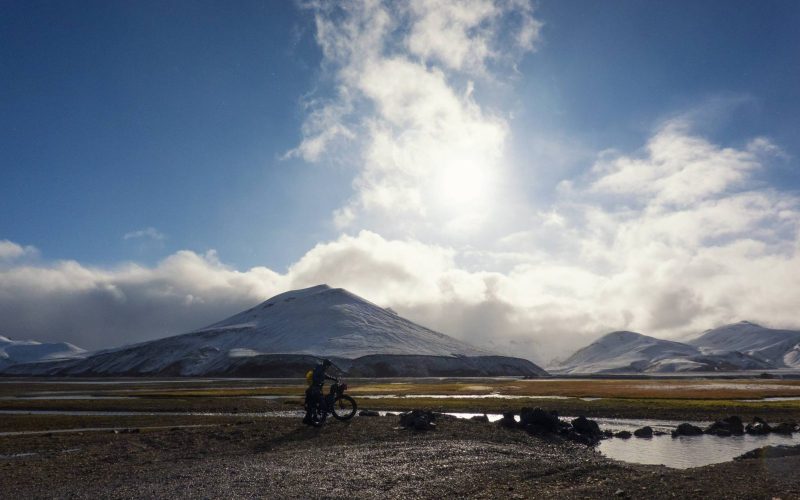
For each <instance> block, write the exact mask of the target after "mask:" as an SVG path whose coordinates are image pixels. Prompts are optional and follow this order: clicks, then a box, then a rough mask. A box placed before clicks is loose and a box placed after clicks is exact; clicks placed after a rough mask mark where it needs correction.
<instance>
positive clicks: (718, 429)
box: [703, 417, 744, 437]
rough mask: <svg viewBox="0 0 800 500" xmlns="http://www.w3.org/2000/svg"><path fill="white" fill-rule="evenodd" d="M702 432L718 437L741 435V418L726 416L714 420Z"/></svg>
mask: <svg viewBox="0 0 800 500" xmlns="http://www.w3.org/2000/svg"><path fill="white" fill-rule="evenodd" d="M703 432H705V433H706V434H711V435H714V436H720V437H728V436H741V435H742V434H744V425H743V424H742V419H741V418H739V417H728V418H726V419H724V420H718V421H716V422H714V423H713V424H711V425H709V426H708V427H706V429H705V430H704V431H703Z"/></svg>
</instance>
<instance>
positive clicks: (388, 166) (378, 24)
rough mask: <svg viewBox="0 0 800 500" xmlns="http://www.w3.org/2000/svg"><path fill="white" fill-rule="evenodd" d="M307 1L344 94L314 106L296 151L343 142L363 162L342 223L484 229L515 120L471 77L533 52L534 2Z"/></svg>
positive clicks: (318, 152)
mask: <svg viewBox="0 0 800 500" xmlns="http://www.w3.org/2000/svg"><path fill="white" fill-rule="evenodd" d="M311 5H312V7H313V8H314V13H315V19H316V26H317V41H318V43H319V45H320V47H321V48H322V51H323V54H324V61H323V66H324V67H325V68H326V69H327V70H328V71H329V73H330V74H331V75H332V78H333V79H334V82H335V87H336V89H337V91H336V95H335V97H334V98H333V99H331V100H328V101H323V104H320V101H315V102H314V110H313V111H312V112H311V113H310V114H309V115H308V117H307V120H306V122H305V123H304V125H303V140H302V142H301V143H300V145H299V146H298V147H297V148H295V149H294V150H292V151H291V152H290V153H289V155H292V156H300V157H302V158H304V159H305V160H307V161H320V160H321V159H323V158H328V157H329V156H330V155H333V156H337V154H338V153H337V152H338V151H340V150H341V149H346V150H347V151H349V152H350V159H351V161H352V162H354V163H356V164H358V169H359V173H358V175H357V177H356V179H355V181H354V183H353V187H354V189H355V194H354V196H353V197H352V198H351V200H350V201H349V202H348V203H347V204H346V205H345V206H343V207H341V208H339V209H338V210H336V211H335V212H334V222H335V224H336V225H337V227H341V228H344V227H350V228H353V227H373V228H376V227H381V228H383V229H384V230H385V229H386V228H387V227H389V226H387V224H385V222H387V221H391V222H393V223H394V225H393V227H394V228H395V231H396V234H417V233H420V232H424V231H425V230H426V229H430V228H432V227H435V228H436V229H437V230H439V231H441V230H444V231H445V232H448V233H452V234H462V233H464V232H465V231H466V232H469V231H474V230H476V229H477V228H480V227H482V226H483V225H485V223H486V222H487V221H488V220H489V218H490V217H491V215H492V214H491V211H492V209H493V204H492V199H493V197H495V196H499V191H500V187H501V184H502V180H503V176H504V173H505V172H504V169H505V167H504V165H503V163H502V159H503V154H504V148H505V142H506V137H507V135H508V123H507V121H506V119H505V118H503V117H502V116H501V115H499V114H498V113H494V112H489V111H487V110H486V109H484V108H483V107H481V106H480V105H479V104H478V103H477V101H476V100H475V99H474V97H473V89H474V82H473V81H470V80H469V79H470V78H478V79H481V80H482V81H486V78H487V77H488V75H487V72H486V71H485V70H486V67H487V65H488V64H490V63H491V64H495V65H498V64H506V65H509V66H510V65H511V64H513V63H514V62H516V59H518V57H519V56H520V55H521V54H523V53H524V52H526V51H530V50H532V49H533V48H534V44H535V41H536V39H537V38H538V32H539V27H540V23H539V22H538V21H536V20H535V19H534V18H533V15H532V8H531V6H530V4H529V3H527V2H516V1H488V0H464V1H458V2H450V3H441V2H425V1H416V0H412V1H409V2H381V1H369V0H362V1H360V2H353V3H348V4H344V5H340V4H337V5H335V6H334V5H332V4H330V3H326V2H320V3H313V4H311ZM509 37H511V38H513V39H514V41H513V42H512V43H511V45H510V46H509V44H508V43H507V39H508V38H509ZM501 43H502V44H503V48H504V50H499V48H498V47H499V45H500V44H501ZM509 63H510V64H509ZM342 143H345V144H347V148H342ZM398 214H400V215H401V217H400V218H401V219H402V223H397V221H398Z"/></svg>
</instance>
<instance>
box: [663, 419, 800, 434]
mask: <svg viewBox="0 0 800 500" xmlns="http://www.w3.org/2000/svg"><path fill="white" fill-rule="evenodd" d="M681 425H688V424H681ZM679 427H680V426H679ZM798 430H800V429H798V426H797V424H796V423H794V422H782V423H780V424H778V425H776V426H771V425H769V424H768V423H767V422H766V421H765V420H764V419H763V418H760V417H754V418H753V421H752V422H750V423H749V424H747V425H744V423H743V422H742V419H741V418H739V417H736V416H733V417H728V418H726V419H724V420H718V421H716V422H714V423H713V424H711V425H709V426H708V427H706V428H705V429H704V430H703V431H702V432H703V433H704V434H711V435H713V436H719V437H728V436H741V435H742V434H745V433H747V434H751V435H755V436H762V435H765V434H769V433H770V432H774V433H777V434H792V433H793V432H798ZM673 435H675V433H674V432H673ZM682 435H693V434H682Z"/></svg>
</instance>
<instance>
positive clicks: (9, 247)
mask: <svg viewBox="0 0 800 500" xmlns="http://www.w3.org/2000/svg"><path fill="white" fill-rule="evenodd" d="M37 255H39V250H37V249H36V247H33V246H30V245H26V246H22V245H19V244H17V243H14V242H13V241H9V240H0V262H3V261H12V260H16V259H21V258H25V257H36V256H37Z"/></svg>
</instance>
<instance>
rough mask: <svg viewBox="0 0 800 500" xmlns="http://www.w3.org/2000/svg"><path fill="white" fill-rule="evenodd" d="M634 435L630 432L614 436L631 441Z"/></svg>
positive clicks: (618, 433) (620, 432) (621, 432)
mask: <svg viewBox="0 0 800 500" xmlns="http://www.w3.org/2000/svg"><path fill="white" fill-rule="evenodd" d="M632 435H633V434H631V433H630V432H628V431H619V432H617V433H616V434H614V437H617V438H620V439H630V438H631V436H632Z"/></svg>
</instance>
